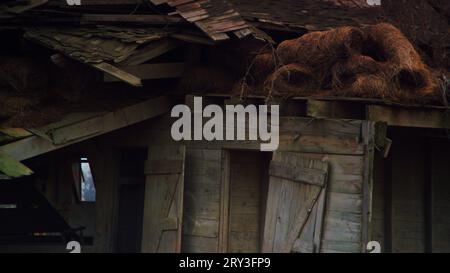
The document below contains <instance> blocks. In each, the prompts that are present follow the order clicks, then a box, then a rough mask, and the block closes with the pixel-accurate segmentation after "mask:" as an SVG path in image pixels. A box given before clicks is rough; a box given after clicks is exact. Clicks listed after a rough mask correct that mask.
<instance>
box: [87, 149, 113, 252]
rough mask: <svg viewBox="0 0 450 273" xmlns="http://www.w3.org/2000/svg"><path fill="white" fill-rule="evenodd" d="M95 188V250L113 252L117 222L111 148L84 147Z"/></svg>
mask: <svg viewBox="0 0 450 273" xmlns="http://www.w3.org/2000/svg"><path fill="white" fill-rule="evenodd" d="M86 153H87V156H88V159H89V162H90V164H91V167H92V174H93V176H94V181H95V187H96V204H95V210H96V217H95V230H96V232H95V240H94V242H95V250H96V252H114V251H115V242H116V238H117V236H115V234H116V222H117V209H116V208H117V197H118V178H119V173H118V170H119V163H120V162H119V161H120V157H119V153H118V152H117V151H116V150H115V149H114V148H112V147H108V146H97V145H95V143H91V144H90V145H88V146H86Z"/></svg>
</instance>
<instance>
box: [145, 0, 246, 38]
mask: <svg viewBox="0 0 450 273" xmlns="http://www.w3.org/2000/svg"><path fill="white" fill-rule="evenodd" d="M150 1H151V2H152V3H153V4H155V5H160V4H164V3H165V4H168V5H169V6H171V7H174V8H175V9H176V12H175V13H176V14H179V15H180V16H182V17H183V18H184V19H186V20H187V21H188V22H191V23H194V24H195V25H196V26H197V27H199V28H200V29H201V30H203V31H204V32H205V33H206V34H207V35H208V36H209V37H210V38H211V39H213V40H215V41H219V40H227V39H229V36H228V33H229V32H234V34H236V35H237V36H238V37H245V36H247V35H249V34H252V33H253V30H252V27H251V25H250V24H248V23H247V22H246V21H245V20H244V18H242V16H241V15H240V14H239V13H238V12H237V11H236V10H235V9H234V7H233V5H231V3H230V2H229V1H227V0H150Z"/></svg>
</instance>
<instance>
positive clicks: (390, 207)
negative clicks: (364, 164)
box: [384, 153, 394, 253]
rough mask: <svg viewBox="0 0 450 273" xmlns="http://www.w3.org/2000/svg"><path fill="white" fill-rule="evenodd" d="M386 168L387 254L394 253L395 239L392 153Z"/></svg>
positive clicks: (385, 218)
mask: <svg viewBox="0 0 450 273" xmlns="http://www.w3.org/2000/svg"><path fill="white" fill-rule="evenodd" d="M385 168H386V182H385V189H384V195H385V196H386V197H385V199H384V200H385V203H384V211H385V213H384V227H385V231H384V234H385V239H384V244H385V247H384V250H385V252H386V253H392V237H393V232H394V231H393V224H392V215H393V213H392V210H393V205H392V195H393V192H392V190H393V188H392V187H393V183H392V153H391V155H390V156H389V157H388V158H387V159H386V162H385Z"/></svg>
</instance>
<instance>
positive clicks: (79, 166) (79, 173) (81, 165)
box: [72, 157, 96, 202]
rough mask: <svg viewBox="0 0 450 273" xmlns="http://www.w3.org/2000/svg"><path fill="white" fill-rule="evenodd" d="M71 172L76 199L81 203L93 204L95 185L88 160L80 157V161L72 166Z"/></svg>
mask: <svg viewBox="0 0 450 273" xmlns="http://www.w3.org/2000/svg"><path fill="white" fill-rule="evenodd" d="M72 171H73V175H74V179H75V188H76V191H77V196H78V199H79V200H80V201H81V202H95V196H96V192H95V183H94V177H93V176H92V169H91V165H90V164H89V160H88V158H86V157H81V158H80V161H79V162H78V163H75V164H74V165H73V166H72Z"/></svg>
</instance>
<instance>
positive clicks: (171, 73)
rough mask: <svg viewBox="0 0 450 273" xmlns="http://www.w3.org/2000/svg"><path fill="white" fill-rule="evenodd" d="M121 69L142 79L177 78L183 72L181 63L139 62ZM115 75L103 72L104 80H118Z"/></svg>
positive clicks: (183, 66)
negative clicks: (139, 63)
mask: <svg viewBox="0 0 450 273" xmlns="http://www.w3.org/2000/svg"><path fill="white" fill-rule="evenodd" d="M122 69H123V71H125V72H126V73H128V74H130V75H134V76H135V77H139V78H140V79H142V80H154V79H167V78H178V77H181V76H182V75H183V73H184V69H185V65H184V64H183V63H161V64H141V65H136V66H126V67H123V68H122ZM118 80H119V79H117V78H116V77H113V76H111V75H108V74H105V75H104V81H105V82H114V81H118Z"/></svg>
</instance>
